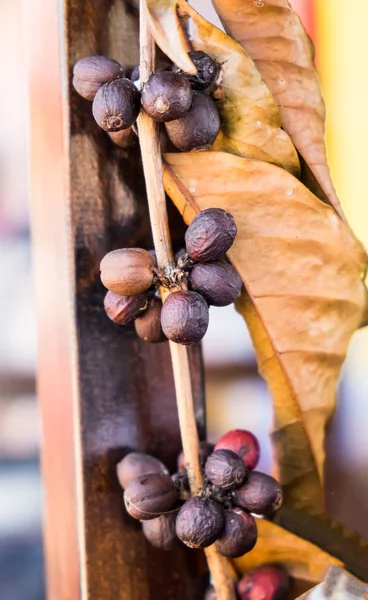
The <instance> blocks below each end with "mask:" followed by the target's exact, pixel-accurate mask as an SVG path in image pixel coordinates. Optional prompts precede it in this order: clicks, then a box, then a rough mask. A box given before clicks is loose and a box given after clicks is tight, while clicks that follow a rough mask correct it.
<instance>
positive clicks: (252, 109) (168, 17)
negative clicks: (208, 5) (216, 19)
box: [147, 0, 300, 176]
mask: <svg viewBox="0 0 368 600" xmlns="http://www.w3.org/2000/svg"><path fill="white" fill-rule="evenodd" d="M177 6H180V14H181V15H186V16H187V17H188V18H189V22H188V30H189V31H190V42H191V46H192V48H193V49H194V50H202V51H204V52H207V53H208V54H210V55H211V56H212V57H213V58H215V59H216V60H217V61H218V62H219V63H220V64H221V65H222V101H221V102H218V108H219V111H220V113H221V120H222V132H221V134H220V135H219V137H218V139H217V140H216V142H215V144H214V146H213V149H214V150H222V151H227V152H232V153H235V154H238V155H240V156H246V157H247V158H253V159H257V160H265V161H267V162H271V163H273V164H277V165H282V166H283V167H284V168H285V169H287V170H288V171H290V172H291V173H293V174H294V175H296V176H298V175H299V173H300V166H299V159H298V155H297V152H296V150H295V148H294V146H293V144H292V142H291V140H290V138H289V136H288V135H287V133H285V131H283V130H282V129H281V118H280V114H279V111H278V109H277V106H276V104H275V101H274V99H273V97H272V95H271V93H270V91H269V89H268V87H267V86H266V85H265V83H264V81H263V80H262V78H261V76H260V74H259V72H258V71H257V69H256V67H255V65H254V63H253V61H252V59H251V58H250V56H249V55H248V54H247V53H246V52H245V50H243V48H242V47H241V46H240V45H239V44H238V43H237V42H235V41H234V40H233V39H231V38H230V37H229V36H228V35H226V34H225V33H223V32H222V31H220V29H218V28H217V27H215V26H214V25H212V24H211V23H209V22H208V21H206V19H204V18H203V17H201V16H200V15H199V14H198V13H197V12H196V11H195V10H194V9H193V8H191V7H190V6H189V5H188V4H187V3H186V2H181V1H180V0H177V1H170V2H169V1H167V0H166V1H163V0H147V7H148V9H149V14H150V23H151V29H152V32H153V35H154V37H155V39H156V42H157V44H158V45H159V46H160V48H161V49H162V50H163V51H164V52H165V53H166V54H167V55H168V56H169V57H170V58H172V60H174V58H173V53H174V52H175V53H176V58H175V60H174V62H176V63H177V64H179V62H180V61H179V56H178V55H179V54H180V57H181V61H182V62H183V61H184V58H185V57H187V54H186V52H187V49H188V48H187V47H186V48H183V47H182V44H181V43H180V44H178V36H179V31H180V32H181V35H182V36H184V32H183V29H182V28H181V27H180V22H179V20H178V16H177ZM180 39H181V38H180ZM182 68H184V67H182ZM184 70H187V69H184Z"/></svg>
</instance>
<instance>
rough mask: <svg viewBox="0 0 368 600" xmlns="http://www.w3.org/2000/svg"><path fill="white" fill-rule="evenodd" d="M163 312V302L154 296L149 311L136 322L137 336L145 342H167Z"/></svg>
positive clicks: (150, 301)
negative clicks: (163, 325)
mask: <svg viewBox="0 0 368 600" xmlns="http://www.w3.org/2000/svg"><path fill="white" fill-rule="evenodd" d="M161 310H162V302H161V300H160V299H159V298H157V297H156V296H154V297H153V298H151V299H150V300H149V301H148V307H147V310H146V311H144V313H143V314H142V316H139V317H138V318H137V319H136V320H135V322H134V325H135V330H136V332H137V335H138V336H139V337H140V338H141V339H142V340H144V341H145V342H151V344H159V343H160V342H165V340H167V337H166V336H165V334H164V332H163V331H162V327H161Z"/></svg>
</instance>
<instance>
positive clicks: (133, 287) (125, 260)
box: [100, 248, 155, 296]
mask: <svg viewBox="0 0 368 600" xmlns="http://www.w3.org/2000/svg"><path fill="white" fill-rule="evenodd" d="M154 266H155V263H154V260H153V257H152V255H151V254H150V253H149V252H147V250H142V248H121V249H119V250H113V251H112V252H109V253H108V254H106V256H104V258H103V259H102V261H101V265H100V269H101V281H102V283H103V284H104V286H105V287H107V289H108V290H110V291H111V292H114V293H115V294H119V295H120V296H135V295H136V294H140V293H141V292H144V291H146V290H148V288H149V287H151V285H152V284H153V279H154V273H153V268H154Z"/></svg>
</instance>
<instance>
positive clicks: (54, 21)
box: [24, 0, 206, 600]
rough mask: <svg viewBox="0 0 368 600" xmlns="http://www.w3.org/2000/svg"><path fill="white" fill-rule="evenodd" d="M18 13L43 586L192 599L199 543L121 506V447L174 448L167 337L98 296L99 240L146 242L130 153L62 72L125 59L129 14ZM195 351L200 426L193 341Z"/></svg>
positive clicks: (40, 9) (65, 593)
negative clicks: (163, 545) (151, 526)
mask: <svg viewBox="0 0 368 600" xmlns="http://www.w3.org/2000/svg"><path fill="white" fill-rule="evenodd" d="M63 10H64V11H65V12H64V15H63V14H62V13H63ZM58 12H59V22H58ZM24 24H25V46H26V49H27V54H28V56H29V65H28V71H29V77H30V81H29V86H30V94H31V188H32V189H31V194H32V230H33V248H34V264H35V282H36V295H37V305H38V328H39V376H38V394H39V398H40V406H41V415H42V421H43V456H42V464H43V473H44V481H45V497H46V502H45V504H46V510H45V513H46V514H45V543H46V562H47V574H48V584H47V587H48V595H47V597H48V600H78V599H79V598H80V599H86V598H88V599H90V600H128V599H129V600H148V599H150V600H154V599H156V598H157V600H158V599H159V598H160V600H174V599H175V600H176V599H177V598H179V597H180V598H181V599H183V600H185V599H188V600H189V599H193V600H196V599H198V600H199V598H202V595H203V589H204V586H205V579H206V569H205V566H204V564H203V558H202V554H197V553H195V552H191V551H187V550H185V549H184V548H183V547H180V546H178V548H177V549H176V550H175V552H172V553H163V552H160V551H158V550H155V549H153V548H152V547H150V546H149V545H148V544H147V543H146V541H145V540H144V538H143V536H142V533H141V530H140V526H139V524H138V523H136V522H133V521H132V520H131V519H130V518H128V516H127V515H126V513H125V512H124V509H123V503H122V493H121V490H120V489H119V487H118V484H117V480H116V476H115V465H116V463H117V462H118V461H119V459H120V458H121V457H122V456H123V455H124V453H126V452H127V451H128V450H129V449H131V448H132V449H133V448H139V449H141V450H147V451H149V452H152V453H153V454H155V455H156V456H158V457H160V458H162V459H163V460H165V461H166V462H167V463H168V466H170V468H172V469H173V468H174V466H175V457H176V454H177V453H178V452H179V450H180V447H181V443H180V436H179V430H178V421H177V411H176V405H175V396H174V386H173V377H172V371H171V365H170V357H169V350H168V347H167V344H162V345H159V346H151V345H149V344H145V343H144V342H141V341H140V340H138V339H137V338H136V336H135V333H134V329H133V328H131V327H126V328H122V327H119V326H115V325H114V324H112V323H111V322H110V321H109V320H108V319H107V317H106V316H105V314H104V311H103V306H102V301H103V296H104V289H103V287H102V285H101V283H100V281H99V268H98V266H99V261H100V259H101V257H102V256H103V255H104V253H105V252H107V251H108V250H111V249H112V248H115V247H118V246H120V247H123V246H128V245H141V246H146V247H150V245H151V242H150V235H149V223H148V216H147V208H146V199H145V192H144V182H143V179H142V171H141V165H140V157H139V152H138V149H137V148H136V149H134V150H133V151H130V152H129V153H128V152H126V151H124V150H122V149H119V148H117V147H114V146H113V144H112V143H111V142H110V140H109V139H108V138H107V137H106V136H105V134H104V133H103V132H102V131H101V130H99V129H98V127H97V126H96V125H95V123H94V122H93V120H92V116H91V104H90V103H88V102H86V101H84V100H82V99H80V98H78V97H77V95H76V94H75V93H74V92H73V91H72V90H70V86H69V84H68V82H69V81H70V69H71V67H72V65H73V64H74V63H75V61H76V60H77V59H78V58H81V57H82V56H85V55H88V54H96V53H102V54H106V55H109V56H112V57H113V58H116V59H117V60H120V61H121V62H123V63H125V64H127V63H131V64H134V63H135V61H136V58H137V33H136V32H137V29H136V23H135V20H134V17H133V15H132V12H131V11H128V10H126V9H125V6H124V3H123V2H122V1H120V0H115V2H110V1H109V0H94V1H92V0H86V1H84V2H78V1H77V0H72V1H69V2H67V3H66V4H65V5H64V4H63V2H61V0H59V2H57V1H56V0H54V2H43V1H42V0H34V2H32V3H29V2H25V3H24ZM173 224H174V221H173ZM173 226H174V230H175V239H176V240H179V239H180V238H181V235H182V232H180V231H178V230H177V228H176V222H175V224H174V225H173ZM191 364H192V373H193V383H194V389H195V397H196V407H197V412H198V419H199V425H200V429H201V433H202V434H203V429H204V427H203V422H204V409H203V385H202V372H201V355H200V350H199V349H198V348H197V349H194V350H193V352H192V353H191Z"/></svg>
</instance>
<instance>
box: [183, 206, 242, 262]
mask: <svg viewBox="0 0 368 600" xmlns="http://www.w3.org/2000/svg"><path fill="white" fill-rule="evenodd" d="M236 231H237V229H236V225H235V221H234V218H233V217H232V215H230V214H229V213H228V212H226V211H225V210H222V209H221V208H207V209H206V210H202V211H201V212H200V213H198V214H197V215H196V216H195V217H194V219H193V221H192V222H191V224H190V225H189V227H188V229H187V231H186V233H185V245H186V249H187V252H188V254H189V256H190V257H191V258H193V259H194V260H197V261H199V262H212V261H215V260H219V259H220V258H222V257H223V256H224V254H225V252H227V251H228V250H229V248H230V247H231V246H232V245H233V242H234V239H235V236H236Z"/></svg>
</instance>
